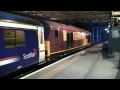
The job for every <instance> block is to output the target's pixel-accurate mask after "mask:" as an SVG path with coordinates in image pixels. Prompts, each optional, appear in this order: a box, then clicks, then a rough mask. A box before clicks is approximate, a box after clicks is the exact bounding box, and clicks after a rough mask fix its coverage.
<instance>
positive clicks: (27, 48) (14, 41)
mask: <svg viewBox="0 0 120 90" xmlns="http://www.w3.org/2000/svg"><path fill="white" fill-rule="evenodd" d="M90 45H91V33H90V32H88V31H86V30H84V29H82V28H76V27H73V26H69V25H65V24H61V23H57V22H52V21H47V20H34V19H30V18H27V17H22V16H18V15H13V14H9V13H4V12H0V77H2V76H4V75H9V74H10V73H14V72H17V71H19V70H24V69H25V68H27V67H31V66H33V65H36V64H39V63H41V62H46V61H53V60H57V59H58V58H59V57H62V56H65V55H68V54H71V53H73V52H76V51H79V50H80V49H82V48H84V47H88V46H90Z"/></svg>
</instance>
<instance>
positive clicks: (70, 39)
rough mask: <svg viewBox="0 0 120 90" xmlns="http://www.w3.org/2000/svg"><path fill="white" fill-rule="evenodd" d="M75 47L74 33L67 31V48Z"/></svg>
mask: <svg viewBox="0 0 120 90" xmlns="http://www.w3.org/2000/svg"><path fill="white" fill-rule="evenodd" d="M72 47H73V33H69V32H67V48H72Z"/></svg>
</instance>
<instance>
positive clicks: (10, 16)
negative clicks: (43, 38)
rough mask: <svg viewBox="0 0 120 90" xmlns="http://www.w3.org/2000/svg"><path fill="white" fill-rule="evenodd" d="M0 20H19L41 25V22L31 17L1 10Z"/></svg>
mask: <svg viewBox="0 0 120 90" xmlns="http://www.w3.org/2000/svg"><path fill="white" fill-rule="evenodd" d="M0 20H10V21H15V22H20V23H25V24H32V25H41V23H40V22H39V21H37V20H34V19H31V18H28V17H23V16H19V15H14V14H10V13H6V12H1V11H0Z"/></svg>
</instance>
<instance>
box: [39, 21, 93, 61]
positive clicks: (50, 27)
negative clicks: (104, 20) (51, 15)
mask: <svg viewBox="0 0 120 90" xmlns="http://www.w3.org/2000/svg"><path fill="white" fill-rule="evenodd" d="M40 22H41V23H42V24H43V26H44V30H45V50H46V54H45V55H46V59H47V60H49V61H51V60H56V59H57V58H58V57H61V56H64V55H67V54H70V53H73V52H76V51H78V50H80V49H81V48H84V47H88V46H90V45H91V33H90V32H88V31H85V30H84V29H82V28H76V27H73V26H69V25H64V24H60V23H57V22H52V21H47V20H40Z"/></svg>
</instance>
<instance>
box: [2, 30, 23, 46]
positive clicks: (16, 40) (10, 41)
mask: <svg viewBox="0 0 120 90" xmlns="http://www.w3.org/2000/svg"><path fill="white" fill-rule="evenodd" d="M4 41H5V47H6V48H14V47H20V46H25V35H24V31H15V30H4Z"/></svg>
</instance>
